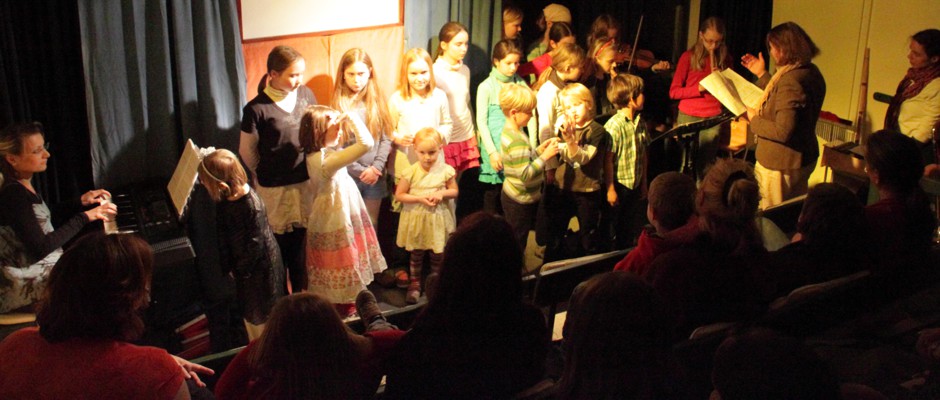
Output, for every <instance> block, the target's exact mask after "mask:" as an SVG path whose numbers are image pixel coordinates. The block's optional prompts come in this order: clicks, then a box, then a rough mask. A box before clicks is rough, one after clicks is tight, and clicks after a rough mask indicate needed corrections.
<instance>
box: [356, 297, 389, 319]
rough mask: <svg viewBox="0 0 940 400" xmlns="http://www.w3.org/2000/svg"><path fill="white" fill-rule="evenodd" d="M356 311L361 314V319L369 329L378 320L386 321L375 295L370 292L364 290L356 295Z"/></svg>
mask: <svg viewBox="0 0 940 400" xmlns="http://www.w3.org/2000/svg"><path fill="white" fill-rule="evenodd" d="M356 311H357V312H358V313H359V319H361V320H362V323H363V324H364V325H365V326H367V327H368V326H369V324H370V323H372V321H373V320H375V319H376V318H381V319H383V320H384V319H385V317H384V316H383V315H382V310H380V309H379V302H378V301H377V300H376V299H375V295H374V294H372V292H370V291H368V290H363V291H361V292H359V294H358V295H356Z"/></svg>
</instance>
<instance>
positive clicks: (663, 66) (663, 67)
mask: <svg viewBox="0 0 940 400" xmlns="http://www.w3.org/2000/svg"><path fill="white" fill-rule="evenodd" d="M670 69H672V64H670V63H669V61H665V60H663V61H660V62H658V63H656V64H653V66H652V67H650V70H651V71H653V72H660V71H668V70H670Z"/></svg>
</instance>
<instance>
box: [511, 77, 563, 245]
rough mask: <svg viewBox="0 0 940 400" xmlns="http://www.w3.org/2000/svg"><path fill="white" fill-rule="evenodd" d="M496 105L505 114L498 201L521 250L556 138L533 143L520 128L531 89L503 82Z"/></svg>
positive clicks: (532, 101) (533, 138) (532, 97)
mask: <svg viewBox="0 0 940 400" xmlns="http://www.w3.org/2000/svg"><path fill="white" fill-rule="evenodd" d="M499 107H500V108H501V109H502V110H503V114H504V115H505V116H506V125H504V126H503V134H502V145H501V150H502V160H503V175H504V176H505V179H504V180H503V190H502V193H501V195H500V202H501V203H502V204H501V205H502V207H503V215H504V216H505V218H506V220H507V221H508V222H509V224H510V225H512V228H513V233H514V234H515V236H516V240H517V241H518V242H519V247H520V248H522V249H523V250H525V245H526V242H527V239H528V237H529V230H531V229H532V227H533V225H534V223H535V214H536V211H537V210H538V202H539V199H540V198H541V196H542V192H541V189H542V181H543V180H544V179H545V161H547V160H549V159H552V158H554V157H555V156H556V155H557V154H558V138H551V139H548V140H546V141H545V142H542V144H541V145H539V146H538V147H536V146H535V143H537V142H536V141H537V136H529V135H527V134H526V133H525V132H523V131H522V129H521V127H523V126H526V124H527V123H528V122H529V119H530V118H532V110H533V109H535V93H533V92H532V90H531V89H529V88H527V87H525V86H522V85H503V88H502V89H500V91H499ZM533 134H534V133H533Z"/></svg>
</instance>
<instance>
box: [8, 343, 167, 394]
mask: <svg viewBox="0 0 940 400" xmlns="http://www.w3.org/2000/svg"><path fill="white" fill-rule="evenodd" d="M0 360H2V361H0V399H76V398H82V399H172V398H174V397H175V396H176V393H177V392H178V391H179V388H180V386H181V385H183V379H184V377H183V370H182V369H181V368H180V366H179V364H177V363H176V360H174V359H173V357H171V356H170V355H169V354H168V353H167V352H166V350H163V349H158V348H156V347H146V346H136V345H133V344H130V343H126V342H118V341H114V340H97V339H95V340H93V339H69V340H66V341H63V342H59V343H49V342H47V341H46V339H44V338H43V337H42V336H40V335H39V328H35V327H31V328H24V329H21V330H18V331H16V332H13V334H11V335H10V336H8V337H7V338H6V339H5V340H4V341H3V342H2V343H0Z"/></svg>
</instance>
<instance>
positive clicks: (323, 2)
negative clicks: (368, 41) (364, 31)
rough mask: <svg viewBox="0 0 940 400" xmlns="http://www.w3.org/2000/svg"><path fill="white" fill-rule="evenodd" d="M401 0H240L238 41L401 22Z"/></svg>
mask: <svg viewBox="0 0 940 400" xmlns="http://www.w3.org/2000/svg"><path fill="white" fill-rule="evenodd" d="M402 1H403V0H241V1H240V3H241V19H242V21H241V22H242V40H246V41H247V40H256V39H262V38H271V37H280V36H296V35H304V34H311V33H319V32H334V31H344V30H349V29H357V28H366V27H372V26H382V25H393V24H398V23H401V2H402Z"/></svg>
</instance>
